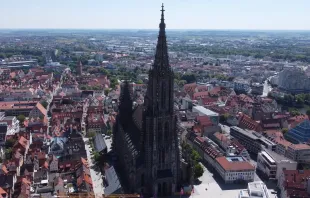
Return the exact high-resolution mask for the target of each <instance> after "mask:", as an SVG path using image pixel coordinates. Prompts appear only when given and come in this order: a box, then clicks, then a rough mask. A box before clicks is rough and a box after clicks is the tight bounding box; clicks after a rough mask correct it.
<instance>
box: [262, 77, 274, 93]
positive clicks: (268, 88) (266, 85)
mask: <svg viewBox="0 0 310 198" xmlns="http://www.w3.org/2000/svg"><path fill="white" fill-rule="evenodd" d="M267 81H268V80H265V82H264V90H263V95H262V97H265V96H267V95H268V93H269V92H270V91H271V89H272V88H271V86H270V85H269V84H268V82H267Z"/></svg>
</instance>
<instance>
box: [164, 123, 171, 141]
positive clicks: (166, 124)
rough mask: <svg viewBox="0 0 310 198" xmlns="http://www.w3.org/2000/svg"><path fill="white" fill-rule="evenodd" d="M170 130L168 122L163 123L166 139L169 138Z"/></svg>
mask: <svg viewBox="0 0 310 198" xmlns="http://www.w3.org/2000/svg"><path fill="white" fill-rule="evenodd" d="M169 135H170V131H169V122H166V123H165V139H166V140H167V139H168V138H169Z"/></svg>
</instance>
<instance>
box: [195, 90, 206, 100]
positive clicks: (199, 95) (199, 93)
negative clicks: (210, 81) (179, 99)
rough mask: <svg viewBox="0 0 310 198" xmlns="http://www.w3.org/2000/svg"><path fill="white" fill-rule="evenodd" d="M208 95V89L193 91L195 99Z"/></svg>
mask: <svg viewBox="0 0 310 198" xmlns="http://www.w3.org/2000/svg"><path fill="white" fill-rule="evenodd" d="M207 97H209V92H208V91H203V92H197V93H194V95H193V99H195V100H197V99H199V98H207Z"/></svg>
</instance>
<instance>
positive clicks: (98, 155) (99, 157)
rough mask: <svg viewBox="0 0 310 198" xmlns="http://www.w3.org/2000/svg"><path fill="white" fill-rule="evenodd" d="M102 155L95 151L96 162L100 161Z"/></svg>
mask: <svg viewBox="0 0 310 198" xmlns="http://www.w3.org/2000/svg"><path fill="white" fill-rule="evenodd" d="M100 159H101V155H100V153H98V152H97V151H95V152H94V160H95V162H96V163H98V162H100Z"/></svg>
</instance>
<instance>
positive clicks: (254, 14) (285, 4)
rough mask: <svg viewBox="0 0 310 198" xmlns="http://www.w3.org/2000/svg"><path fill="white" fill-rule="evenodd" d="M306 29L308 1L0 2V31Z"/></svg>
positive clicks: (309, 22)
mask: <svg viewBox="0 0 310 198" xmlns="http://www.w3.org/2000/svg"><path fill="white" fill-rule="evenodd" d="M162 2H163V3H164V4H165V10H166V12H165V18H166V24H167V28H169V29H250V30H256V29H261V30H262V29H263V30H310V12H309V9H310V0H0V3H1V4H0V5H1V6H0V28H62V29H63V28H64V29H71V28H74V29H156V28H157V27H158V23H159V19H160V12H159V10H160V6H161V3H162Z"/></svg>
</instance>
